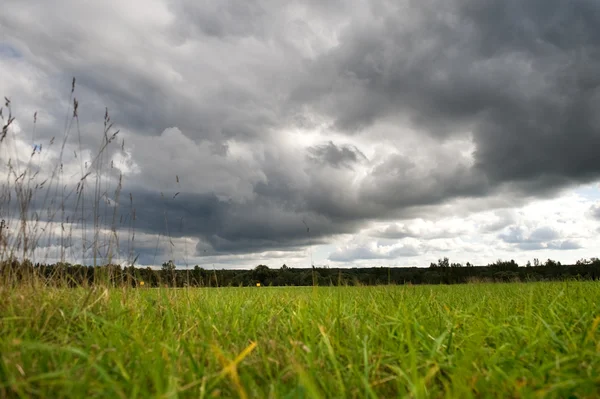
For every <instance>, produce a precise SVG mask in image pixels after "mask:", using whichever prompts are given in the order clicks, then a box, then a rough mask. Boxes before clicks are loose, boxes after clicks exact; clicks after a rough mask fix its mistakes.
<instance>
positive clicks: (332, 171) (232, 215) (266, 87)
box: [0, 0, 600, 260]
mask: <svg viewBox="0 0 600 399" xmlns="http://www.w3.org/2000/svg"><path fill="white" fill-rule="evenodd" d="M125 4H126V3H119V2H115V3H114V4H112V5H110V6H106V7H102V6H100V5H98V4H87V6H83V5H82V4H81V3H80V2H58V1H48V2H36V1H33V0H30V1H16V0H9V1H8V2H7V3H6V5H4V6H3V13H2V14H1V15H0V29H1V31H2V33H3V34H4V35H3V37H4V38H5V39H3V40H4V41H3V42H2V43H0V61H1V62H2V64H1V65H2V66H3V69H4V70H6V71H7V76H11V77H15V78H14V79H12V78H11V79H6V81H3V82H2V83H0V89H2V90H6V91H8V93H2V95H9V96H13V95H14V96H15V98H14V100H15V104H22V106H23V108H22V110H21V111H19V115H18V116H19V118H20V119H22V120H24V121H25V120H30V119H31V115H33V112H34V111H35V110H42V109H45V114H44V112H42V113H41V114H40V128H39V129H38V130H37V135H38V136H37V137H36V138H35V139H36V140H46V142H47V141H49V139H50V138H51V137H54V136H56V137H59V138H60V137H62V133H63V132H64V128H63V124H64V120H65V114H67V113H68V112H69V111H68V106H69V104H67V101H68V96H69V89H70V81H71V78H72V76H76V77H77V82H78V91H77V92H76V95H77V98H78V99H79V100H80V119H81V120H80V128H79V129H80V130H76V129H74V130H72V132H71V136H70V138H69V142H68V146H67V150H68V153H69V154H71V153H73V152H79V142H78V141H79V137H78V135H79V132H81V143H82V144H81V146H82V147H83V150H84V151H85V150H89V151H90V152H91V153H92V154H94V153H95V151H97V149H98V147H99V142H100V140H101V137H102V116H103V114H104V107H105V106H106V107H108V108H109V110H110V112H111V115H112V120H113V121H114V122H115V123H116V125H117V126H116V127H117V128H121V129H122V130H123V131H122V135H123V138H125V139H126V143H125V147H126V148H128V149H130V153H127V154H129V155H127V154H126V155H122V156H123V157H126V156H129V157H130V158H131V159H129V160H128V162H129V163H130V165H129V166H131V168H130V169H133V166H134V165H135V166H137V168H138V169H139V171H137V172H133V171H132V170H126V169H127V168H123V169H122V171H123V173H124V174H125V180H124V187H123V192H124V193H129V192H131V193H132V194H133V197H134V203H135V206H136V210H137V212H138V214H137V215H138V218H137V224H136V228H138V229H140V231H143V232H146V233H154V234H162V235H173V236H178V237H183V236H191V237H195V238H197V239H199V240H200V243H199V244H198V246H197V248H196V252H197V253H198V254H204V250H205V249H206V250H207V252H209V251H212V253H213V254H231V253H233V254H237V253H249V252H260V251H265V250H294V249H300V248H304V247H306V246H307V245H316V244H320V243H328V242H330V240H331V239H332V237H335V236H336V235H339V234H347V233H355V232H357V231H358V230H359V229H360V228H362V227H364V226H366V224H367V223H368V222H370V221H381V220H388V219H398V218H399V219H407V218H414V217H430V218H435V217H441V215H444V213H445V212H446V210H445V209H444V208H443V206H444V205H446V204H449V203H454V204H456V202H457V201H459V200H463V199H469V200H471V201H478V202H477V204H478V205H477V207H478V209H482V208H483V209H485V208H486V207H487V208H494V207H500V208H506V207H510V206H511V205H513V204H520V203H523V202H524V201H526V200H529V199H532V198H535V197H536V196H550V195H553V194H556V192H558V190H560V189H562V188H564V187H568V186H570V185H572V184H574V183H576V182H583V181H590V180H592V179H596V178H598V177H599V176H600V163H598V162H597V160H596V153H595V151H596V148H598V147H599V145H600V117H598V115H600V114H599V113H598V110H599V109H600V3H598V2H597V1H592V0H573V1H570V2H568V3H565V2H562V1H559V0H544V1H542V0H533V1H528V2H522V1H518V0H493V1H487V2H480V1H475V0H467V1H459V0H450V1H448V0H446V1H443V0H424V1H420V2H401V3H398V2H393V1H385V0H377V1H372V2H361V1H358V0H356V1H350V2H340V1H326V2H321V1H312V0H311V1H305V2H296V3H293V4H288V5H284V4H280V3H278V2H274V1H255V0H252V1H249V2H245V3H244V4H242V5H240V4H237V3H234V2H232V1H225V2H219V3H215V4H209V3H206V4H204V3H199V2H192V1H184V0H176V1H171V2H160V1H153V2H151V4H150V3H143V4H141V3H127V4H137V6H131V8H127V6H126V5H125ZM146 4H148V5H146ZM114 7H121V8H119V9H118V10H117V12H115V11H114V10H113V9H112V8H114ZM332 11H335V12H332ZM18 77H20V79H18ZM19 82H20V83H19ZM24 82H25V83H24ZM40 93H41V94H40ZM298 129H299V130H302V129H306V130H311V131H314V132H312V134H313V136H310V135H307V140H306V142H300V141H301V140H298V141H295V139H293V138H290V137H291V136H290V135H289V134H290V133H289V132H293V131H295V130H298ZM23 130H24V131H26V132H31V131H32V126H31V122H23ZM315 132H318V133H315ZM330 134H331V136H332V137H329V135H330ZM315 135H316V136H317V137H316V138H315ZM342 136H343V137H342ZM341 143H345V144H341ZM457 143H458V144H457ZM118 153H119V151H118V149H116V148H115V149H111V150H110V152H108V153H107V157H106V159H107V160H108V159H111V158H113V157H116V156H117V154H118ZM367 155H368V156H367ZM80 157H82V155H80ZM80 159H81V158H80ZM80 159H78V161H79V160H80ZM115 159H117V158H115ZM60 161H61V160H60V158H59V157H58V156H56V162H60ZM62 161H65V162H66V161H69V159H65V160H62ZM70 161H72V162H75V161H73V160H72V159H70ZM78 161H77V162H78ZM77 162H75V163H77ZM107 162H108V161H107ZM324 166H326V167H324ZM120 171H121V169H119V170H110V171H109V172H107V173H106V175H107V176H106V179H108V180H107V181H110V182H111V184H112V186H111V189H113V190H114V186H115V184H116V179H117V178H118V173H119V172H120ZM72 173H75V172H72ZM175 175H177V176H178V179H180V180H181V183H178V182H177V183H176V182H175V178H174V177H175ZM90 184H91V183H90ZM161 192H163V193H164V198H163V197H161V194H160V193H161ZM177 192H179V193H180V194H179V195H178V196H177V197H176V198H173V197H174V195H175V193H177ZM107 195H108V196H109V197H111V196H112V195H111V194H110V193H109V194H107ZM88 205H89V206H88ZM90 207H91V204H86V208H85V211H86V212H88V211H89V209H91V208H90ZM34 208H35V207H34ZM457 208H459V206H458V205H455V208H452V209H455V210H456V209H457ZM40 209H43V206H41V205H40ZM456 211H457V212H459V211H460V210H456ZM470 211H471V209H470V208H469V209H467V210H462V212H466V213H468V212H470ZM123 212H124V211H123ZM592 214H593V215H594V216H598V214H600V213H599V212H597V210H595V209H593V210H592ZM497 216H498V218H497V220H496V221H494V222H492V223H490V224H488V225H485V226H481V228H482V231H483V232H498V231H499V230H501V229H503V228H507V227H509V226H511V225H513V224H514V223H515V220H514V218H513V216H512V215H511V214H509V213H506V214H504V213H498V214H497ZM108 220H110V219H107V222H106V223H107V224H109V222H108ZM303 222H306V223H308V224H309V225H310V234H307V232H306V227H305V225H304V223H303ZM438 233H439V232H438ZM439 234H442V233H439ZM439 234H438V236H439ZM451 235H452V232H450V233H448V234H446V235H443V234H442V236H451ZM415 236H419V234H417V233H415V232H414V231H411V230H410V229H408V228H407V227H406V226H395V227H389V228H388V229H386V230H385V231H383V232H382V235H381V237H387V238H394V239H401V238H404V237H415ZM425 236H426V237H428V238H432V237H436V236H435V235H433V236H432V235H429V236H427V234H425ZM439 237H441V236H439ZM500 238H501V239H502V240H503V241H504V242H506V243H509V244H514V245H516V246H517V247H520V248H522V249H538V248H555V249H569V248H575V247H576V246H577V245H578V244H577V243H575V242H573V241H569V240H561V237H559V235H558V233H557V232H556V231H554V230H552V229H549V228H541V229H538V230H535V231H533V232H531V233H530V234H527V233H526V231H525V230H524V229H521V228H520V227H515V226H513V227H509V228H508V230H507V231H506V232H504V233H502V234H501V235H500ZM146 250H148V251H149V250H150V249H148V248H146ZM352 251H354V252H352ZM370 251H372V250H371V249H369V248H368V247H365V248H356V249H354V250H350V251H346V252H344V254H337V255H334V258H335V257H337V258H338V259H342V260H344V259H345V260H349V259H350V258H352V257H354V259H357V258H360V259H376V258H369V257H370V256H371V257H375V256H384V258H385V257H390V256H394V257H396V256H404V255H403V254H411V253H412V252H411V249H410V248H409V249H406V251H407V252H402V250H398V251H399V252H394V251H395V250H392V251H391V252H386V253H383V254H382V253H375V252H370Z"/></svg>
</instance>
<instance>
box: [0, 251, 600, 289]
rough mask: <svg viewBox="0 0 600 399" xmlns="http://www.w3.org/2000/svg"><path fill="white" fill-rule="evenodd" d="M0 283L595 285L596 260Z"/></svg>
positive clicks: (97, 271) (60, 272) (9, 269)
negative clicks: (585, 282)
mask: <svg viewBox="0 0 600 399" xmlns="http://www.w3.org/2000/svg"><path fill="white" fill-rule="evenodd" d="M0 275H1V276H3V277H4V278H3V280H2V281H3V282H4V283H7V282H11V283H15V284H18V283H22V282H24V281H27V280H28V279H29V278H31V277H34V278H40V279H43V281H46V282H48V283H54V282H60V283H62V284H64V285H67V286H71V287H77V286H91V285H95V284H105V285H106V284H107V285H111V286H124V285H131V286H132V287H141V286H143V287H161V286H164V287H227V286H256V285H260V286H312V285H327V286H328V285H333V286H346V285H351V286H352V285H384V284H464V283H471V282H513V281H515V282H516V281H521V282H527V281H552V280H554V281H556V280H571V279H578V280H598V279H600V260H599V259H597V258H592V259H589V260H588V259H581V260H579V261H577V262H576V263H575V264H572V265H563V264H561V263H560V262H556V261H553V260H551V259H548V260H547V261H545V262H543V263H542V262H540V261H539V260H538V259H534V261H533V263H531V262H527V264H526V265H524V266H521V265H518V264H517V263H516V262H515V261H514V260H511V261H503V260H498V261H497V262H495V263H492V264H489V265H487V266H473V265H471V264H470V263H466V264H465V265H462V264H460V263H451V262H450V260H449V259H448V258H443V259H439V260H438V262H437V263H431V264H430V265H429V267H428V268H420V267H367V268H351V269H344V268H329V267H315V266H313V267H312V268H290V267H288V266H286V265H283V266H281V267H279V268H270V267H268V266H266V265H258V266H256V267H255V268H254V269H251V270H230V269H221V270H214V269H205V268H203V267H200V266H199V265H196V266H194V267H193V268H186V269H182V268H178V267H176V265H175V264H174V263H173V262H172V261H168V262H165V263H163V264H162V267H161V268H160V270H156V269H152V268H150V267H134V266H128V267H121V266H120V265H112V264H109V265H105V266H96V267H92V266H84V265H79V264H76V265H72V264H70V263H56V264H50V265H46V264H39V263H37V264H33V263H31V262H29V261H25V262H19V261H16V260H13V261H4V262H1V263H0Z"/></svg>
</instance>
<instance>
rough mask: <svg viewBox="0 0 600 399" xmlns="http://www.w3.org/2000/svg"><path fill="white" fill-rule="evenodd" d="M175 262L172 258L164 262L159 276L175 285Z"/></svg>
mask: <svg viewBox="0 0 600 399" xmlns="http://www.w3.org/2000/svg"><path fill="white" fill-rule="evenodd" d="M175 268H176V267H175V263H173V261H172V260H169V261H167V262H164V263H163V264H162V266H161V268H160V270H161V277H162V278H163V281H165V282H166V283H167V284H172V285H175Z"/></svg>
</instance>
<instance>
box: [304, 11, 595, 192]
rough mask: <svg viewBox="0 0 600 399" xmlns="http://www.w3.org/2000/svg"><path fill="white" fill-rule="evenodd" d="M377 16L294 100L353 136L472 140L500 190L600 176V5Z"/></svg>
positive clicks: (328, 57)
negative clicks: (402, 123)
mask: <svg viewBox="0 0 600 399" xmlns="http://www.w3.org/2000/svg"><path fill="white" fill-rule="evenodd" d="M434 8H435V9H436V10H437V11H434ZM379 17H380V19H379V20H378V22H374V21H371V22H370V23H366V24H362V25H356V26H355V25H352V26H349V27H348V28H347V29H346V30H345V32H344V33H343V34H342V35H340V44H339V46H338V47H336V48H334V49H332V51H330V52H328V53H327V54H325V55H323V56H322V57H320V58H319V59H318V60H316V61H315V62H314V63H313V64H312V65H311V70H310V73H309V75H310V76H311V78H310V79H309V80H308V81H307V82H306V84H305V85H302V86H301V87H299V88H298V89H297V90H296V91H295V92H294V99H295V100H296V101H298V102H301V103H303V104H310V105H311V107H312V109H313V110H315V111H316V112H320V113H322V114H325V115H328V116H331V117H332V118H333V120H334V121H335V125H336V126H338V127H339V128H341V129H343V130H345V131H347V132H349V133H355V132H359V131H363V130H364V129H366V128H369V127H371V126H372V125H374V124H375V123H376V121H378V120H381V119H389V118H392V119H395V120H402V119H399V118H403V119H407V120H409V121H411V123H412V124H413V125H414V126H415V128H417V129H419V130H420V131H422V132H423V134H428V135H434V136H438V137H440V138H445V137H448V136H449V135H453V134H464V132H465V131H471V132H472V136H473V139H474V143H475V147H476V149H475V153H474V155H475V170H478V171H481V172H482V173H484V174H485V176H486V177H487V178H489V179H491V180H492V183H493V185H492V187H493V186H495V185H497V184H500V183H502V182H513V181H521V180H536V179H541V178H544V177H546V176H558V177H559V179H555V180H553V179H548V180H547V183H548V184H561V185H564V184H568V183H570V182H571V181H573V180H581V181H588V180H590V179H592V178H594V177H597V176H598V174H599V172H600V167H599V166H598V163H597V162H595V161H594V160H595V155H594V151H593V148H596V147H597V145H598V144H600V118H598V117H597V115H598V113H597V110H598V109H599V107H600V90H599V85H600V28H599V27H600V4H599V3H597V2H594V1H585V0H582V1H573V2H570V3H569V4H568V5H566V4H565V3H564V2H561V1H550V2H548V1H533V2H527V3H522V2H519V1H493V2H486V3H480V2H476V1H467V2H458V1H451V2H447V1H444V2H442V1H426V2H420V3H419V5H416V3H415V5H413V6H408V7H407V8H405V9H404V12H402V13H401V12H388V13H386V14H385V15H379ZM560 177H562V178H564V180H563V181H556V180H560ZM449 186H453V184H449ZM471 192H472V190H467V192H461V191H459V192H456V191H453V190H450V191H449V192H447V193H444V196H446V197H450V196H456V195H465V194H470V193H471Z"/></svg>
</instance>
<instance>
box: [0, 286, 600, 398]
mask: <svg viewBox="0 0 600 399" xmlns="http://www.w3.org/2000/svg"><path fill="white" fill-rule="evenodd" d="M0 290H1V292H0V294H1V296H0V317H1V319H0V333H1V335H0V353H1V362H0V382H1V385H0V397H48V398H50V397H51V398H60V397H78V398H81V397H110V398H135V397H137V398H146V397H161V398H175V397H225V398H228V397H242V398H243V397H257V398H302V397H369V398H375V397H414V398H424V397H433V398H439V397H456V398H470V397H563V398H566V397H578V398H585V397H589V398H591V397H598V395H600V332H599V328H598V327H599V324H600V284H598V283H593V282H569V283H530V284H522V283H515V284H495V285H494V284H470V285H454V286H381V287H303V288H293V287H290V288H269V287H260V288H259V287H253V288H211V289H147V288H137V289H115V288H112V289H99V288H97V289H95V290H92V289H83V288H81V289H71V290H68V289H50V288H45V289H35V288H26V287H19V288H15V289H7V288H4V289H0Z"/></svg>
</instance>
